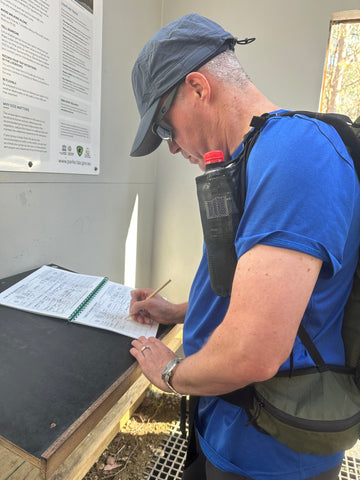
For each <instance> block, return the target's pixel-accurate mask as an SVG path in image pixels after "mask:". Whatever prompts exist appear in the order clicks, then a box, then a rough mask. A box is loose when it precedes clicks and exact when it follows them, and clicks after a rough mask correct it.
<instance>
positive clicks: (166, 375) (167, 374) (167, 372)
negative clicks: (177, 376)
mask: <svg viewBox="0 0 360 480" xmlns="http://www.w3.org/2000/svg"><path fill="white" fill-rule="evenodd" d="M180 362H181V358H178V357H175V358H172V359H171V360H170V362H169V363H167V364H166V365H165V367H164V368H163V371H162V372H161V378H162V380H163V381H164V382H165V383H166V385H167V386H168V387H169V389H170V390H171V391H172V392H173V393H175V395H177V396H178V397H182V395H181V393H179V392H177V391H176V390H175V388H174V387H173V386H172V385H171V384H170V379H171V377H172V376H173V375H174V369H175V367H176V365H178V364H179V363H180Z"/></svg>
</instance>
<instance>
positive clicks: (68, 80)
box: [0, 0, 103, 175]
mask: <svg viewBox="0 0 360 480" xmlns="http://www.w3.org/2000/svg"><path fill="white" fill-rule="evenodd" d="M102 2H103V0H0V54H1V60H0V74H1V75H0V102H1V114H0V170H2V171H18V172H57V173H71V174H73V173H76V174H92V175H96V174H98V173H99V168H100V100H101V99H100V95H101V41H102V9H103V3H102Z"/></svg>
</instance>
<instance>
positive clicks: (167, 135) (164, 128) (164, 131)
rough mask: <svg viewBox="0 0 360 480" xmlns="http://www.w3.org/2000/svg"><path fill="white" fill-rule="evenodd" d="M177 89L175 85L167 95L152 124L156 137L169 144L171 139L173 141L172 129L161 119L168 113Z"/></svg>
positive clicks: (177, 86)
mask: <svg viewBox="0 0 360 480" xmlns="http://www.w3.org/2000/svg"><path fill="white" fill-rule="evenodd" d="M178 88H179V85H176V87H174V88H173V89H172V90H171V91H170V93H169V95H168V96H167V97H166V99H165V101H164V103H163V104H162V106H161V108H160V110H159V111H158V113H157V115H156V117H155V121H154V123H153V124H152V131H153V133H155V134H156V135H158V136H159V137H160V138H161V140H165V141H167V142H171V141H172V139H173V129H172V127H171V126H170V125H169V124H168V123H166V122H165V121H164V120H163V118H164V117H165V115H166V114H167V112H168V111H169V109H170V107H171V105H172V103H173V101H174V98H175V95H176V92H177V90H178Z"/></svg>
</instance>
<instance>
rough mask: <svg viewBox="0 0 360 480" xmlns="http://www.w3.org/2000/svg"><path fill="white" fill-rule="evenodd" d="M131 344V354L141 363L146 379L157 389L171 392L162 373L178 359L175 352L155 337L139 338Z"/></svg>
mask: <svg viewBox="0 0 360 480" xmlns="http://www.w3.org/2000/svg"><path fill="white" fill-rule="evenodd" d="M131 344H132V345H133V348H131V349H130V353H131V355H133V356H134V357H135V358H136V360H137V361H138V362H139V365H140V367H141V370H142V372H143V374H144V375H145V377H146V378H147V379H148V380H150V382H151V383H153V384H154V385H155V386H156V387H158V388H160V389H161V390H164V391H165V392H170V390H169V389H168V387H167V386H166V384H165V383H164V382H163V380H162V378H161V373H162V371H163V368H164V367H165V365H167V364H168V363H169V362H170V360H171V359H172V358H175V357H176V355H175V354H174V352H172V350H170V349H169V348H168V347H167V346H166V345H164V344H163V343H162V342H161V341H160V340H158V339H157V338H155V337H150V338H145V337H139V338H138V339H137V340H133V341H132V342H131Z"/></svg>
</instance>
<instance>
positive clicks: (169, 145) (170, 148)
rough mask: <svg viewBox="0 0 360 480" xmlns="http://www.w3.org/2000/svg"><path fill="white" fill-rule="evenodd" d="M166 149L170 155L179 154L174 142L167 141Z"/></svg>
mask: <svg viewBox="0 0 360 480" xmlns="http://www.w3.org/2000/svg"><path fill="white" fill-rule="evenodd" d="M168 147H169V150H170V153H172V154H173V155H175V154H176V153H179V152H180V150H181V149H180V147H179V145H178V144H177V143H176V142H175V140H171V141H169V142H168Z"/></svg>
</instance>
